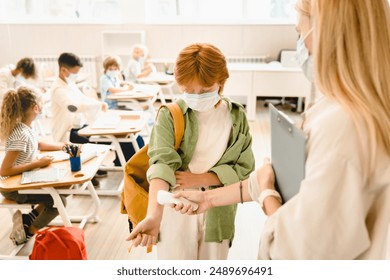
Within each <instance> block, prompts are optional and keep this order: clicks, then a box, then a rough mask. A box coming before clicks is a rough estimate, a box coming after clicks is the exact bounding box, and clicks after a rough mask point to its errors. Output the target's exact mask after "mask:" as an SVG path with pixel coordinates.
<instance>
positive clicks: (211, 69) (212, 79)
mask: <svg viewBox="0 0 390 280" xmlns="http://www.w3.org/2000/svg"><path fill="white" fill-rule="evenodd" d="M174 72H175V78H176V81H177V83H178V85H179V86H183V85H187V84H189V83H191V82H192V81H194V80H196V81H197V82H199V83H200V84H201V85H202V86H204V87H211V86H212V85H214V84H215V83H219V85H220V88H219V94H222V91H223V87H224V85H225V82H226V80H227V78H229V71H228V69H227V65H226V59H225V56H224V55H223V54H222V52H221V51H220V50H219V49H218V48H216V47H214V46H213V45H210V44H201V43H199V44H193V45H189V46H188V47H186V48H184V49H183V50H182V51H181V52H180V54H179V56H178V58H177V59H176V65H175V70H174Z"/></svg>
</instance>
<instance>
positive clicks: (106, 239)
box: [0, 100, 298, 260]
mask: <svg viewBox="0 0 390 280" xmlns="http://www.w3.org/2000/svg"><path fill="white" fill-rule="evenodd" d="M257 103H258V104H257V107H258V109H257V116H256V121H253V122H250V129H251V133H252V136H253V144H252V148H253V152H254V154H255V159H256V166H260V165H261V163H262V161H263V159H264V157H266V156H270V137H269V136H270V126H269V116H268V109H266V108H264V106H263V102H262V101H260V100H259V101H258V102H257ZM286 113H288V114H289V115H291V116H292V117H293V118H295V119H296V118H298V114H296V113H291V111H289V110H288V111H286ZM108 160H109V161H110V160H112V156H111V159H108ZM121 179H122V172H109V173H108V177H107V178H102V179H100V182H101V186H100V188H102V189H115V188H117V186H118V184H119V182H120V181H121ZM100 200H101V208H100V212H99V217H100V221H99V222H98V223H94V224H87V225H86V226H85V228H84V229H85V238H86V245H87V252H88V258H89V259H92V260H127V259H135V260H145V259H155V258H156V250H155V249H154V250H153V252H152V253H150V254H146V252H145V249H144V248H135V249H134V248H133V249H132V251H131V253H128V251H127V248H128V246H129V242H127V241H125V239H126V237H127V236H128V224H127V218H126V216H125V215H122V214H120V212H119V205H120V199H119V197H108V196H100ZM90 207H91V203H90V201H89V199H88V197H85V196H73V197H72V198H70V199H68V205H67V209H68V212H69V213H70V214H74V215H76V214H79V213H80V212H82V213H84V212H87V211H89V208H90ZM22 211H24V212H26V211H28V210H22ZM11 217H12V216H11V213H10V211H9V210H8V209H0V224H1V226H0V254H9V253H10V252H11V251H12V250H13V245H12V243H11V241H10V239H9V238H8V236H9V233H10V231H11V227H12V221H11ZM265 220H266V217H265V216H264V214H263V213H262V211H261V209H260V206H259V205H258V204H257V203H255V202H250V203H244V204H239V205H238V211H237V216H236V232H235V239H234V242H233V245H232V247H231V249H230V251H229V259H235V260H246V259H256V257H257V250H258V244H259V240H260V234H261V229H262V226H263V224H264V222H265ZM33 242H34V240H33V239H32V240H30V241H29V242H28V243H27V244H26V245H25V246H24V247H23V249H22V250H21V251H20V252H19V255H20V256H28V255H29V254H30V253H31V249H32V246H33Z"/></svg>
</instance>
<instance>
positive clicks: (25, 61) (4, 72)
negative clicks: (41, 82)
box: [0, 57, 37, 102]
mask: <svg viewBox="0 0 390 280" xmlns="http://www.w3.org/2000/svg"><path fill="white" fill-rule="evenodd" d="M36 78H37V68H36V66H35V63H34V60H33V59H32V58H29V57H25V58H22V59H21V60H19V61H18V63H17V64H16V67H15V66H12V65H8V66H5V67H3V68H1V69H0V102H1V100H2V99H3V95H4V94H5V93H6V92H7V91H8V90H9V89H12V88H16V87H18V86H20V85H23V84H26V83H31V80H35V79H36ZM28 81H29V82H28Z"/></svg>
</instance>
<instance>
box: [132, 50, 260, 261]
mask: <svg viewBox="0 0 390 280" xmlns="http://www.w3.org/2000/svg"><path fill="white" fill-rule="evenodd" d="M228 77H229V73H228V70H227V66H226V60H225V57H224V55H223V54H222V53H221V51H220V50H219V49H217V48H216V47H214V46H212V45H209V44H193V45H190V46H188V47H186V48H184V49H183V50H182V51H181V52H180V54H179V56H178V58H177V60H176V66H175V78H176V82H177V83H178V85H179V86H180V87H181V89H182V90H183V91H184V94H183V99H180V100H178V101H177V103H178V105H179V106H180V108H181V110H182V112H183V114H184V119H185V132H184V136H183V140H182V142H181V146H180V149H179V150H178V151H176V150H175V149H174V135H175V134H174V131H173V120H172V117H171V115H170V112H169V110H168V109H166V108H162V109H161V110H160V113H159V114H158V118H157V121H156V123H155V125H154V127H153V130H152V133H151V138H150V142H149V151H148V155H149V157H150V161H149V163H150V168H149V170H148V173H147V177H148V180H149V183H150V187H149V205H148V211H147V216H146V218H145V219H144V220H143V221H142V222H140V223H139V224H138V225H137V226H136V227H135V228H134V230H133V231H132V233H131V234H130V236H129V238H128V240H133V242H134V245H135V246H138V245H141V246H147V245H150V244H156V242H157V241H158V243H157V256H158V259H183V260H191V259H227V255H228V250H229V247H230V244H231V243H232V240H233V237H234V219H235V214H236V209H237V205H230V206H225V207H220V208H214V209H210V210H209V211H207V213H205V214H202V215H199V216H193V217H190V216H184V215H181V214H180V213H177V212H175V211H174V210H173V209H172V208H170V207H169V206H165V207H164V206H161V205H159V204H157V202H156V198H157V192H158V191H159V190H169V191H171V192H176V191H179V190H197V191H204V190H206V189H214V188H221V189H222V190H223V187H224V186H225V185H228V184H231V183H234V182H238V181H240V180H243V179H245V178H247V177H248V176H249V174H250V173H251V172H252V170H253V169H254V167H255V162H254V156H253V152H252V148H251V146H252V136H251V134H250V132H249V126H248V122H247V119H246V115H245V110H244V108H243V107H242V106H241V105H240V104H237V103H235V102H232V101H231V100H229V99H228V98H226V97H222V92H223V88H224V84H225V81H226V79H227V78H228Z"/></svg>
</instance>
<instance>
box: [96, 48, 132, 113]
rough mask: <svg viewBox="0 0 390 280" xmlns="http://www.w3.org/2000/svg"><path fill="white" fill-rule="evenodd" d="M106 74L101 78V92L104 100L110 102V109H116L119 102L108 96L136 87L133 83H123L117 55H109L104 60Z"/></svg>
mask: <svg viewBox="0 0 390 280" xmlns="http://www.w3.org/2000/svg"><path fill="white" fill-rule="evenodd" d="M103 67H104V74H103V75H102V77H101V78H100V93H101V95H102V100H103V101H104V102H106V103H107V104H108V108H109V109H116V108H117V107H118V102H117V101H115V100H109V99H107V96H108V95H110V94H112V93H117V92H124V91H129V90H132V89H133V88H134V87H133V86H132V85H131V84H123V83H122V79H121V78H120V71H119V69H120V65H119V61H118V59H116V58H115V57H111V56H109V57H107V58H106V59H105V60H104V62H103Z"/></svg>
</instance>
